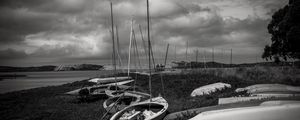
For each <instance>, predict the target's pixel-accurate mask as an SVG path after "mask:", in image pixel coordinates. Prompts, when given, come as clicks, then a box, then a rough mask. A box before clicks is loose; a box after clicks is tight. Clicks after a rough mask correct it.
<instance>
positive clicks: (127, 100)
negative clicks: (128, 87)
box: [103, 91, 150, 113]
mask: <svg viewBox="0 0 300 120" xmlns="http://www.w3.org/2000/svg"><path fill="white" fill-rule="evenodd" d="M114 93H115V94H117V92H114ZM149 98H150V95H149V94H147V93H143V92H138V91H125V92H122V93H121V94H117V95H115V96H114V97H110V98H108V99H107V100H105V101H104V102H103V107H104V109H106V111H107V112H108V113H116V112H118V111H120V110H122V109H124V108H125V107H127V106H129V105H132V104H136V103H138V102H141V101H145V100H147V99H149Z"/></svg>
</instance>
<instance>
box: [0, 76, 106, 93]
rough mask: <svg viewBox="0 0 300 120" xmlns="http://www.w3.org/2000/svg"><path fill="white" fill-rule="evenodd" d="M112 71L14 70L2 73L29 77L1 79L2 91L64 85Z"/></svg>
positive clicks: (0, 88)
mask: <svg viewBox="0 0 300 120" xmlns="http://www.w3.org/2000/svg"><path fill="white" fill-rule="evenodd" d="M110 73H112V72H111V71H109V70H103V71H51V72H14V73H0V74H20V75H27V77H18V78H16V79H4V80H2V81H0V93H6V92H12V91H18V90H25V89H31V88H37V87H45V86H54V85H62V84H66V83H72V82H74V81H80V80H84V79H89V78H92V77H101V76H104V75H108V74H110Z"/></svg>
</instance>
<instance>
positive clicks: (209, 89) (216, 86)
mask: <svg viewBox="0 0 300 120" xmlns="http://www.w3.org/2000/svg"><path fill="white" fill-rule="evenodd" d="M226 88H231V85H230V84H226V83H222V82H218V83H213V84H209V85H204V86H201V87H199V88H197V89H195V90H193V92H192V93H191V96H192V97H195V96H201V95H209V94H211V93H213V92H216V91H217V90H223V89H226Z"/></svg>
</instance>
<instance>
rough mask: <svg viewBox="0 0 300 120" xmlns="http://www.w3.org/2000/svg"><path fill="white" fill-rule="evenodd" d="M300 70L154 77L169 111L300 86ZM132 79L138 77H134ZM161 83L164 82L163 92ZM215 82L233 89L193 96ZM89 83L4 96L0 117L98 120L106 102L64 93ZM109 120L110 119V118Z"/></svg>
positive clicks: (144, 81) (142, 79) (143, 84)
mask: <svg viewBox="0 0 300 120" xmlns="http://www.w3.org/2000/svg"><path fill="white" fill-rule="evenodd" d="M297 75H298V76H299V69H292V68H283V69H282V68H268V67H259V68H230V69H222V68H218V69H206V70H204V69H202V70H192V71H188V72H183V73H182V74H177V75H163V76H160V75H154V76H153V79H152V90H153V93H152V94H153V96H157V95H158V94H162V95H163V96H164V97H165V98H166V100H167V101H168V103H169V112H176V111H182V110H186V109H191V108H199V107H204V106H211V105H216V104H217V102H218V98H219V97H229V96H237V95H240V94H237V93H235V92H234V89H235V88H238V87H245V86H248V85H252V84H257V83H283V84H289V85H300V82H299V77H298V76H297ZM132 77H136V76H135V75H132ZM136 80H137V85H138V86H139V87H140V88H141V89H142V90H144V91H149V89H148V77H147V76H140V75H138V76H137V78H136ZM161 80H163V83H164V89H162V84H161ZM215 82H224V83H229V84H231V85H232V88H231V89H226V90H224V91H218V92H216V93H214V94H212V95H206V96H201V97H194V98H193V97H190V94H191V92H192V91H193V90H194V89H195V88H198V87H200V86H203V85H207V84H210V83H215ZM85 84H88V83H87V81H86V80H84V81H80V82H74V83H71V84H65V85H61V86H50V87H43V88H36V89H31V90H24V91H18V92H12V93H6V94H1V96H0V118H1V119H2V120H11V119H18V120H34V119H39V120H40V119H45V120H52V119H55V120H60V119H62V120H82V119H84V120H97V119H100V118H101V117H102V115H103V114H104V112H105V110H104V109H103V107H102V103H103V101H104V99H96V100H92V101H88V102H81V101H79V100H77V99H76V98H73V97H66V96H62V95H61V94H62V93H64V92H67V91H70V90H73V89H77V88H80V87H81V86H83V85H85ZM107 118H109V117H107Z"/></svg>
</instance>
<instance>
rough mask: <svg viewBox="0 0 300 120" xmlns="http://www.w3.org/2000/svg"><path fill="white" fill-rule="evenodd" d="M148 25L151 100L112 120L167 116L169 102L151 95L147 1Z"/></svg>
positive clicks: (148, 118) (134, 106) (147, 119)
mask: <svg viewBox="0 0 300 120" xmlns="http://www.w3.org/2000/svg"><path fill="white" fill-rule="evenodd" d="M147 25H148V55H149V57H148V58H149V59H148V62H149V91H150V99H148V100H146V101H143V102H139V103H136V104H133V105H130V106H127V107H125V108H124V109H123V110H121V111H119V112H117V113H116V114H114V115H113V116H112V117H111V118H110V120H132V119H140V120H161V119H163V117H164V116H165V115H166V112H167V109H168V107H169V104H168V102H167V101H166V100H165V99H164V98H163V97H161V96H158V97H155V98H152V95H151V92H152V90H151V57H150V56H151V55H150V54H151V53H150V49H151V48H150V47H151V46H150V45H151V42H150V31H149V1H148V0H147Z"/></svg>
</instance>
